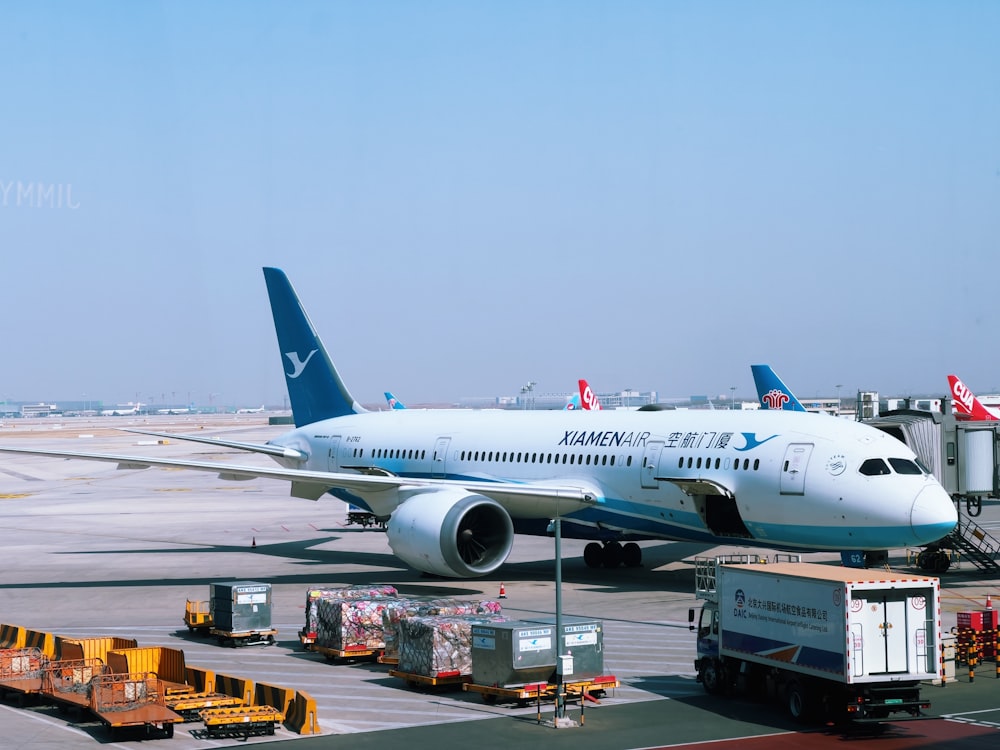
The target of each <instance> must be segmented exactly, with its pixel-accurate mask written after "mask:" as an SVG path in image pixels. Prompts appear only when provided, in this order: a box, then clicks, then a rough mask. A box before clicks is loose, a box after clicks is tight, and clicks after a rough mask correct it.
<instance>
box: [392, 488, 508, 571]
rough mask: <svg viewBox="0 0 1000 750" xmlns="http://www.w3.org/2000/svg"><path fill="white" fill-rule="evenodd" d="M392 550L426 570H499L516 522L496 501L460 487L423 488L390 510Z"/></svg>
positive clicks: (418, 567) (399, 556)
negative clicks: (453, 488)
mask: <svg viewBox="0 0 1000 750" xmlns="http://www.w3.org/2000/svg"><path fill="white" fill-rule="evenodd" d="M386 535H387V536H388V538H389V546H390V547H391V548H392V552H393V554H394V555H396V557H398V558H399V559H400V560H402V561H403V562H405V563H407V564H409V565H412V566H413V567H414V568H416V569H417V570H422V571H423V572H425V573H434V574H436V575H440V576H449V577H452V578H474V577H476V576H484V575H487V574H489V573H492V572H493V571H494V570H496V569H497V568H499V567H500V566H501V565H502V564H503V562H504V560H506V559H507V556H508V555H509V554H510V550H511V547H513V545H514V524H513V523H512V522H511V520H510V515H509V514H508V513H507V511H506V510H504V508H503V506H502V505H500V503H498V502H497V501H496V500H491V499H490V498H488V497H485V496H483V495H470V494H468V493H467V492H465V491H464V490H460V489H455V490H451V489H441V490H434V491H431V492H421V493H419V494H417V495H414V496H413V497H411V498H410V499H409V500H407V501H406V502H404V503H403V504H402V505H400V506H399V507H398V508H396V510H394V511H393V512H392V518H390V519H389V522H388V524H387V525H386Z"/></svg>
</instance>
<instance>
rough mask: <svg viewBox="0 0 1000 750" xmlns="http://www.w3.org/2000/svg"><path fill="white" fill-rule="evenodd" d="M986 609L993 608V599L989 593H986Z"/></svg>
mask: <svg viewBox="0 0 1000 750" xmlns="http://www.w3.org/2000/svg"><path fill="white" fill-rule="evenodd" d="M986 609H993V599H992V597H991V596H990V595H989V594H987V595H986Z"/></svg>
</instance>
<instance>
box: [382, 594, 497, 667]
mask: <svg viewBox="0 0 1000 750" xmlns="http://www.w3.org/2000/svg"><path fill="white" fill-rule="evenodd" d="M501 609H502V606H501V605H500V602H498V601H494V600H492V599H485V600H481V601H479V600H474V601H463V600H461V599H396V600H394V601H393V602H391V603H390V604H389V605H388V606H386V608H385V610H384V611H383V612H382V631H383V635H384V638H385V657H386V658H387V659H399V635H398V633H399V621H400V620H402V619H404V618H406V617H432V616H438V615H495V614H500V611H501Z"/></svg>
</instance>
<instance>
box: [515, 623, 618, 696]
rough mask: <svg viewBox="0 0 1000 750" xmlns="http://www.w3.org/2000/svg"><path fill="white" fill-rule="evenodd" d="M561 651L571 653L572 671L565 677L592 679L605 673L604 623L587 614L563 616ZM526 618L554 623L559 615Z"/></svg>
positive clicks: (564, 677) (575, 679)
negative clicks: (589, 617) (592, 618)
mask: <svg viewBox="0 0 1000 750" xmlns="http://www.w3.org/2000/svg"><path fill="white" fill-rule="evenodd" d="M560 619H561V622H560V626H561V627H562V643H561V644H557V645H561V646H562V651H561V653H562V654H564V655H566V656H570V657H572V659H571V664H572V672H571V673H569V674H563V680H564V681H569V680H573V681H577V682H578V681H581V680H592V679H594V678H595V677H603V676H605V675H604V623H603V622H601V621H600V620H590V619H587V618H585V617H573V616H569V617H567V616H563V617H562V618H560ZM527 622H537V623H541V624H543V625H552V626H555V624H556V618H555V617H554V616H553V617H539V618H537V619H536V618H532V619H530V620H528V621H527Z"/></svg>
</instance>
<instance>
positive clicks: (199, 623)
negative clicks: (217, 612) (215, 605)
mask: <svg viewBox="0 0 1000 750" xmlns="http://www.w3.org/2000/svg"><path fill="white" fill-rule="evenodd" d="M184 624H185V625H187V629H188V630H189V631H191V632H192V633H194V632H196V631H197V632H198V633H199V634H200V635H208V632H209V630H211V629H212V625H213V622H212V611H211V609H210V608H209V604H208V602H193V601H191V600H190V599H188V600H187V605H185V607H184Z"/></svg>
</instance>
